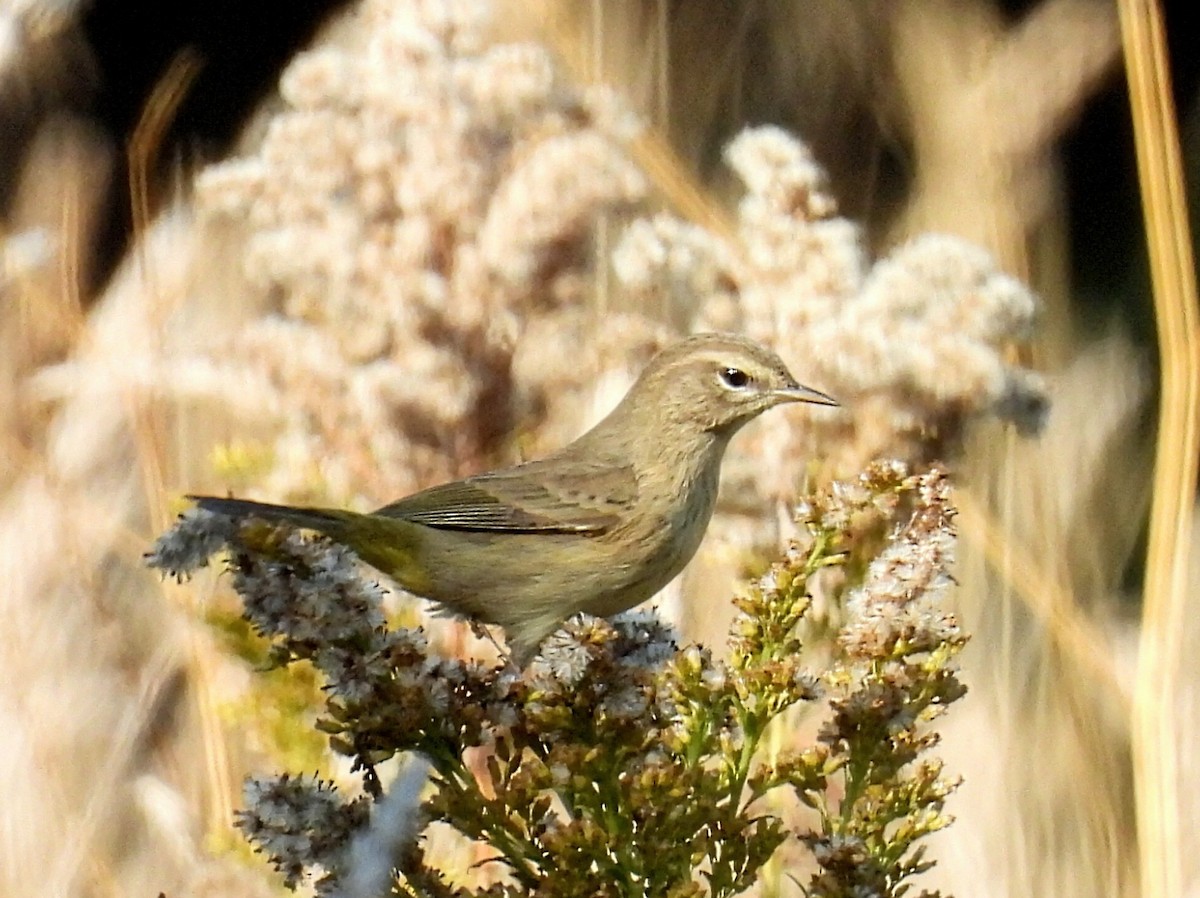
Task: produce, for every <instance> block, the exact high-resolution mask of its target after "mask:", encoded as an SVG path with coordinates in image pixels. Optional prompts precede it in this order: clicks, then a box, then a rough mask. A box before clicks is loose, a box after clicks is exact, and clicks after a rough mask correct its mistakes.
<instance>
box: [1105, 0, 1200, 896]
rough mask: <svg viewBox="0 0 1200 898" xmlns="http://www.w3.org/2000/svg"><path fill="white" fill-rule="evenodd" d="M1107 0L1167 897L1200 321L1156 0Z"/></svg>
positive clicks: (1175, 856) (1146, 793) (1145, 787)
mask: <svg viewBox="0 0 1200 898" xmlns="http://www.w3.org/2000/svg"><path fill="white" fill-rule="evenodd" d="M1117 7H1118V9H1119V11H1120V16H1121V34H1122V38H1123V40H1124V47H1125V61H1126V71H1127V73H1128V78H1129V95H1130V102H1131V106H1132V111H1133V122H1134V135H1135V139H1136V145H1137V158H1138V176H1139V180H1140V182H1141V187H1142V205H1143V212H1144V215H1145V220H1146V234H1147V241H1148V249H1149V255H1150V273H1151V281H1152V284H1153V289H1154V308H1155V312H1156V320H1157V327H1158V340H1159V350H1160V353H1161V357H1162V397H1161V400H1160V406H1159V426H1158V450H1157V457H1156V460H1155V466H1154V497H1153V502H1152V505H1151V511H1150V536H1149V546H1148V548H1147V553H1146V583H1145V590H1144V593H1143V596H1144V598H1143V610H1142V633H1141V642H1140V646H1139V651H1138V669H1137V682H1136V685H1135V689H1134V704H1133V752H1134V758H1133V760H1134V775H1135V778H1136V783H1137V819H1138V848H1139V852H1140V858H1141V877H1142V896H1143V898H1167V896H1174V895H1179V894H1182V892H1183V883H1184V880H1185V876H1184V870H1183V864H1184V854H1183V833H1182V831H1181V829H1182V828H1181V826H1180V808H1179V788H1180V782H1179V771H1180V763H1181V760H1180V757H1179V752H1180V749H1181V748H1182V745H1181V736H1182V734H1181V733H1180V732H1179V730H1178V727H1177V726H1176V720H1177V710H1178V709H1177V704H1176V703H1177V701H1178V696H1179V694H1180V674H1181V665H1180V662H1181V646H1182V640H1183V636H1184V633H1185V632H1186V631H1185V618H1184V614H1185V609H1186V607H1187V604H1188V598H1189V591H1190V590H1189V587H1190V583H1189V569H1188V568H1189V547H1190V546H1191V531H1192V514H1193V506H1194V503H1195V496H1196V459H1197V457H1198V456H1200V318H1198V317H1197V315H1198V313H1197V308H1196V302H1197V295H1196V280H1195V271H1196V269H1195V262H1194V260H1193V258H1192V252H1191V246H1192V242H1191V235H1190V233H1189V227H1188V214H1187V205H1186V187H1185V184H1184V179H1183V165H1182V161H1181V158H1180V148H1179V134H1178V130H1177V127H1176V124H1175V121H1176V118H1175V110H1174V104H1173V102H1172V99H1171V98H1172V93H1171V78H1170V72H1169V68H1168V62H1167V47H1166V36H1165V33H1164V30H1163V21H1162V13H1161V10H1160V8H1159V4H1158V3H1157V2H1155V0H1121V2H1120V3H1118V4H1117Z"/></svg>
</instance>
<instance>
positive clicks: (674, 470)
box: [188, 333, 838, 669]
mask: <svg viewBox="0 0 1200 898" xmlns="http://www.w3.org/2000/svg"><path fill="white" fill-rule="evenodd" d="M795 402H802V403H814V404H817V405H825V406H836V405H838V403H837V401H836V400H834V399H833V398H831V397H830V396H828V395H826V394H825V393H822V392H820V391H818V390H815V389H813V388H811V387H806V386H803V385H802V384H800V383H799V382H798V381H797V380H796V378H795V377H793V376H792V374H791V372H790V371H789V370H788V368H787V366H786V365H785V364H784V363H783V361H782V360H781V359H780V358H779V356H778V355H776V354H775V353H774V352H773V351H772V350H770V349H768V348H767V347H765V346H763V345H761V344H759V343H757V342H754V341H752V340H750V339H748V338H746V337H743V336H740V335H736V334H721V333H710V334H696V335H693V336H690V337H685V338H683V339H681V340H679V341H677V342H675V343H673V344H671V345H669V346H667V347H666V348H664V349H662V350H661V351H660V352H659V353H658V354H657V355H655V356H654V357H653V358H652V359H651V360H650V362H649V363H648V364H647V366H646V367H645V369H644V370H643V371H642V373H641V374H640V376H639V377H638V378H637V380H636V381H635V382H634V384H633V386H632V387H630V389H629V391H628V392H627V393H626V394H625V396H624V397H623V398H622V399H621V401H620V402H619V403H618V404H617V406H616V408H614V409H613V411H612V412H611V413H609V414H608V415H607V416H606V417H605V418H604V419H603V420H601V421H600V422H599V423H598V424H596V425H595V426H594V427H592V428H591V429H590V430H589V431H587V432H586V433H585V434H583V435H582V436H581V437H579V438H578V439H576V440H575V441H574V442H572V443H570V444H569V445H567V446H565V447H564V448H562V449H559V450H558V451H557V452H554V453H553V454H551V455H548V456H546V457H544V458H541V459H537V460H534V461H528V462H525V463H523V464H518V465H515V466H513V467H506V468H501V469H498V470H493V471H487V472H485V473H480V474H475V475H473V476H470V477H466V478H465V479H462V480H456V481H453V482H450V483H444V484H441V485H438V486H433V487H430V488H428V489H424V490H421V491H420V492H417V493H414V494H412V495H410V496H407V497H405V498H403V499H400V500H398V501H396V502H393V503H391V504H389V505H385V506H383V507H382V508H379V509H377V510H375V511H373V512H370V513H360V512H354V511H346V510H342V509H337V508H319V507H301V506H293V505H273V504H269V503H265V502H255V501H250V500H246V499H236V498H222V497H218V496H189V497H188V498H190V499H192V500H193V501H194V502H195V503H196V504H197V505H198V506H199V507H200V508H201V509H204V510H206V511H209V512H213V513H216V514H221V515H227V516H230V517H233V518H235V519H245V518H258V519H262V520H264V521H267V522H273V523H280V522H282V523H285V524H287V525H291V526H294V527H299V528H304V529H309V530H315V531H318V532H319V533H321V534H324V535H325V536H327V537H329V538H330V539H332V540H333V541H335V542H337V543H340V544H342V545H344V546H346V547H348V548H350V549H351V550H353V551H354V553H355V554H356V555H357V556H358V557H359V558H360V559H361V560H362V561H364V562H366V563H367V564H369V565H371V566H372V567H374V568H376V569H377V570H378V571H380V572H381V573H383V574H385V575H387V576H388V577H389V578H391V579H392V580H393V581H395V582H396V583H397V584H399V585H400V586H401V587H402V588H403V589H404V590H406V591H407V592H409V593H412V594H414V595H416V596H420V597H422V598H425V599H429V600H432V601H433V602H434V603H436V604H437V605H438V606H440V609H441V610H442V611H443V612H449V613H452V614H457V615H462V616H465V617H467V618H469V619H470V620H472V621H473V622H477V623H482V624H492V625H498V626H499V627H500V628H501V629H502V630H503V631H504V634H505V637H506V641H507V643H508V649H509V653H510V656H511V658H512V660H513V661H514V662H515V663H516V664H517V665H518V666H519V667H520V668H522V669H523V668H524V667H525V666H526V665H527V664H528V663H529V662H530V661H531V660H532V659H533V658H534V657H536V654H537V650H538V648H539V647H540V645H541V644H542V642H543V640H544V639H545V638H546V637H547V636H549V635H550V634H552V633H553V632H554V631H555V630H556V629H557V628H558V627H559V625H560V624H561V623H562V622H563V621H565V620H567V619H568V618H570V617H572V616H573V615H575V614H577V613H579V612H584V613H587V614H590V615H593V616H595V617H603V618H607V617H611V616H613V615H615V614H618V613H620V612H622V611H625V610H627V609H629V608H632V607H633V606H634V605H637V604H640V603H641V602H643V601H645V600H646V599H648V598H650V597H651V596H653V595H654V594H655V593H657V592H658V591H659V590H660V589H662V588H663V587H664V586H666V585H667V584H668V583H669V582H670V581H671V580H673V579H674V578H675V576H676V575H678V574H679V573H680V572H681V571H682V570H683V568H684V566H685V565H686V564H687V563H688V561H690V560H691V558H692V557H693V556H694V555H695V553H696V551H697V549H698V548H699V546H700V542H701V540H702V539H703V537H704V534H705V531H706V530H707V528H708V524H709V521H710V520H711V518H712V514H713V509H714V508H715V506H716V501H717V486H718V480H719V478H720V469H721V461H722V459H723V457H724V455H725V449H726V447H727V446H728V445H729V442H730V439H731V438H732V437H733V436H734V434H736V433H737V432H738V431H739V430H740V429H741V428H742V427H743V426H744V425H746V424H747V423H749V422H750V421H751V420H753V419H754V418H756V417H758V416H759V415H760V414H762V413H763V412H765V411H767V410H768V409H771V408H774V407H776V406H779V405H783V404H786V403H795Z"/></svg>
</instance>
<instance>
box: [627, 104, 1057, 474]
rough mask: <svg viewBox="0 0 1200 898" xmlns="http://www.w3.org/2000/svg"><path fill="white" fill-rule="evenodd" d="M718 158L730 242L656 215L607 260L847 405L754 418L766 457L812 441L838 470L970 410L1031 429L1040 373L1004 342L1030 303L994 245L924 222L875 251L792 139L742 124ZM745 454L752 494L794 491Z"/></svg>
mask: <svg viewBox="0 0 1200 898" xmlns="http://www.w3.org/2000/svg"><path fill="white" fill-rule="evenodd" d="M726 160H727V161H728V163H729V165H730V166H731V167H732V168H733V170H734V172H735V173H736V174H737V175H738V177H739V178H740V179H741V181H742V183H743V184H744V185H745V188H746V194H745V196H744V197H743V199H742V200H741V203H740V205H739V207H738V216H737V228H738V230H737V236H736V240H735V241H733V242H732V243H731V242H729V241H726V240H723V239H721V238H720V237H718V236H716V235H713V234H710V233H708V232H706V231H704V230H702V229H700V228H696V227H694V226H690V225H687V224H684V223H682V222H679V221H676V220H675V219H673V218H671V217H669V216H659V217H658V218H656V219H654V220H653V221H651V222H639V223H636V224H635V225H633V226H632V227H631V228H630V229H629V230H628V231H627V232H626V235H625V238H624V241H623V242H622V244H621V245H620V246H618V247H617V250H616V252H615V259H616V266H615V270H616V273H617V275H618V277H619V278H620V279H621V281H622V282H623V283H624V284H625V286H626V288H627V289H629V290H630V291H632V293H633V294H634V295H635V296H640V297H642V298H643V299H644V300H645V301H646V302H658V303H660V304H666V305H667V306H668V307H671V308H677V307H678V305H679V303H680V299H679V297H681V296H686V295H690V296H692V297H696V298H698V299H699V301H700V303H701V305H700V306H699V308H696V309H694V311H695V317H694V318H693V319H691V321H690V322H689V324H690V325H691V326H693V327H698V328H701V329H703V328H706V327H708V328H717V329H723V330H738V331H743V332H745V333H748V334H750V335H751V336H754V337H756V338H758V339H761V340H764V341H765V342H768V343H771V344H772V345H774V346H775V348H776V349H777V350H778V351H779V352H780V353H781V354H782V355H783V356H784V358H787V359H794V360H795V367H796V370H797V371H798V373H800V374H801V376H802V378H803V379H805V380H807V381H809V382H811V383H814V384H819V385H820V386H821V387H822V389H825V390H828V391H829V392H830V393H832V394H833V395H835V396H837V397H838V398H839V399H840V400H841V401H842V404H843V409H842V410H838V411H830V410H823V409H814V410H810V411H809V413H808V414H809V420H808V421H807V422H806V424H805V426H804V427H800V428H797V427H796V426H795V425H794V423H789V422H788V421H785V420H782V419H779V420H776V421H764V422H763V423H762V424H761V425H760V426H759V427H758V428H757V429H756V431H755V432H756V434H757V435H758V438H759V440H760V441H761V444H760V447H759V454H760V456H761V457H771V458H779V457H789V458H796V459H804V458H809V457H811V456H812V455H813V454H814V450H816V449H818V447H819V449H820V454H823V455H825V456H826V457H829V456H830V455H831V454H834V453H836V455H835V457H833V458H832V463H833V464H834V466H835V467H836V468H837V469H839V470H856V469H858V468H859V467H861V466H862V464H863V463H864V462H865V461H866V460H867V459H870V458H876V457H880V456H882V455H899V456H900V457H907V458H913V459H921V458H925V457H929V455H930V453H931V451H932V452H933V453H934V454H937V453H938V452H939V451H941V450H942V449H953V448H954V447H953V440H954V439H955V438H956V437H957V436H958V435H959V433H960V431H961V426H962V423H963V421H964V420H965V419H966V418H967V417H968V416H971V415H976V414H982V413H993V414H998V415H1000V416H1001V417H1004V418H1007V419H1009V420H1012V421H1014V422H1015V423H1016V424H1017V425H1018V427H1020V428H1021V429H1022V430H1024V431H1036V430H1037V429H1038V428H1039V427H1040V425H1041V420H1042V417H1043V415H1044V413H1045V410H1046V396H1045V392H1044V387H1043V385H1042V383H1041V382H1040V380H1039V379H1038V377H1037V376H1036V375H1035V374H1034V373H1033V372H1031V371H1029V370H1027V369H1025V368H1021V367H1019V366H1017V365H1014V364H1011V363H1009V362H1008V361H1006V360H1005V357H1004V355H1003V349H1004V347H1005V346H1006V345H1008V344H1011V343H1014V342H1021V341H1024V340H1025V339H1027V338H1028V337H1029V335H1030V330H1031V327H1032V323H1033V318H1034V315H1035V312H1036V302H1035V299H1034V297H1033V296H1032V295H1031V294H1030V293H1029V291H1028V290H1027V289H1026V288H1025V287H1024V286H1022V285H1021V284H1020V283H1018V282H1017V281H1016V280H1014V279H1013V278H1010V277H1008V276H1007V275H1004V274H1002V273H1000V272H999V271H997V270H996V268H995V263H994V262H993V261H992V259H991V258H990V257H989V256H988V255H987V253H985V252H984V251H982V250H981V249H979V248H978V247H976V246H974V245H972V244H970V243H968V242H966V241H963V240H960V239H957V238H953V237H948V236H941V235H927V236H923V237H920V238H918V239H916V240H914V241H912V242H911V243H908V244H906V245H904V246H901V247H899V248H897V249H896V250H895V251H894V252H892V253H891V254H890V255H889V256H888V257H886V258H884V259H882V260H880V261H878V262H875V263H874V264H871V263H870V261H869V260H868V258H867V255H866V253H865V251H864V249H863V246H862V238H861V235H860V233H859V230H858V228H857V227H856V226H855V225H854V224H853V223H851V222H850V221H848V220H846V219H844V218H839V217H838V216H837V204H836V201H835V200H834V198H833V197H832V196H831V195H830V194H829V193H828V191H827V189H826V187H825V186H824V180H825V178H824V173H823V172H822V170H821V169H820V167H819V166H818V165H817V164H816V162H815V161H814V160H813V159H812V157H811V155H810V154H809V152H808V150H807V149H806V148H805V147H804V145H803V144H801V143H800V142H798V141H797V140H796V139H795V138H793V137H791V136H790V135H788V134H787V133H786V132H784V131H782V130H781V129H779V128H776V127H760V128H752V129H748V130H746V131H744V132H743V133H742V134H741V135H740V136H738V137H737V138H736V139H735V140H734V141H733V142H732V143H731V144H730V145H729V147H728V149H727V150H726ZM931 444H932V445H931ZM947 444H949V445H947ZM749 467H750V470H748V471H747V470H743V472H742V473H743V476H744V479H745V480H746V481H747V482H748V483H750V484H753V485H755V486H757V487H758V488H759V489H758V491H759V492H760V493H767V494H775V495H785V494H787V492H788V491H789V487H790V484H786V483H771V482H764V480H763V478H764V476H765V475H766V469H768V468H771V469H774V470H779V469H780V466H761V465H758V466H749ZM782 467H783V468H784V469H787V467H788V466H782Z"/></svg>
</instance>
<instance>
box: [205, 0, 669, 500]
mask: <svg viewBox="0 0 1200 898" xmlns="http://www.w3.org/2000/svg"><path fill="white" fill-rule="evenodd" d="M489 13H490V4H488V3H487V2H485V0H454V2H450V3H445V2H441V0H402V2H392V0H367V2H364V3H363V4H361V6H360V7H358V8H357V9H356V10H355V11H354V12H353V14H352V15H353V16H354V21H353V22H352V23H349V24H347V23H343V27H342V30H341V32H339V33H341V34H343V35H345V36H346V37H345V38H344V39H343V40H342V41H341V42H340V43H339V42H338V41H336V40H330V41H327V42H326V43H325V44H324V45H322V46H320V47H318V48H317V49H314V50H311V51H309V52H306V53H302V54H300V55H299V56H298V57H297V58H296V59H295V60H294V61H293V62H292V63H291V64H290V65H289V66H288V68H287V70H286V72H285V73H284V75H283V78H282V81H281V85H280V89H281V94H282V99H283V102H284V104H285V107H284V109H283V110H282V111H280V112H278V113H277V114H275V115H274V116H273V117H272V118H271V119H270V121H269V123H268V125H267V128H266V131H265V135H264V137H263V139H262V143H261V146H260V147H259V148H258V149H257V151H255V152H254V153H253V154H252V155H249V156H246V157H244V158H241V159H236V160H233V161H230V162H226V163H222V164H219V165H215V166H213V167H211V168H209V169H208V170H206V171H205V172H203V173H202V174H201V175H200V177H199V179H198V181H197V185H196V204H197V207H198V210H199V211H200V213H201V215H202V217H203V218H204V220H205V221H207V222H208V224H209V226H210V227H212V228H215V229H217V231H218V232H219V231H221V230H222V229H224V230H232V231H233V232H234V233H235V234H237V235H238V243H239V244H240V246H241V252H242V267H243V269H244V273H245V277H246V279H247V281H248V284H249V288H250V290H251V291H257V297H258V300H257V302H256V303H254V304H255V305H257V306H260V307H261V306H264V305H265V306H266V308H267V309H268V311H269V314H267V315H266V316H264V317H261V318H258V319H257V320H253V321H251V322H250V323H249V324H248V325H247V326H246V327H245V328H244V329H243V330H241V331H240V332H239V333H237V334H236V335H235V336H233V337H231V338H230V341H229V343H230V345H227V346H221V347H217V348H216V349H217V350H218V351H219V352H220V353H221V354H222V356H223V357H227V358H231V359H235V360H237V361H236V362H235V363H234V364H235V365H236V366H240V368H241V369H242V370H240V371H238V372H237V376H239V377H240V379H241V381H242V382H243V383H244V384H245V383H253V384H256V385H257V386H258V387H259V388H260V389H261V390H263V391H264V392H265V393H266V395H267V396H269V397H271V399H270V401H269V402H267V403H265V404H266V406H267V407H268V408H273V409H275V410H276V412H277V414H278V418H279V424H280V425H281V427H280V432H279V435H278V437H277V438H276V439H275V442H274V445H273V446H272V455H273V457H274V458H275V460H276V464H275V465H274V466H273V468H272V470H271V471H270V478H271V479H270V480H269V481H268V482H266V483H260V484H258V485H260V486H263V487H264V488H265V489H267V490H268V491H269V493H270V494H271V495H272V496H275V497H289V496H291V497H295V496H297V495H306V494H307V495H312V494H314V493H320V492H325V493H329V494H332V495H333V496H336V497H337V498H339V499H348V498H352V497H354V496H355V495H356V493H357V494H358V495H361V496H364V497H370V498H378V496H379V495H396V494H400V493H404V492H409V491H412V490H414V489H416V488H418V487H420V486H423V485H426V484H427V483H428V482H430V481H433V480H437V479H448V478H449V477H450V476H451V475H452V474H454V473H455V472H456V469H457V466H458V465H460V464H464V463H465V464H468V465H474V466H479V465H481V464H483V463H484V461H485V460H486V459H488V458H489V457H491V456H494V455H496V454H497V453H499V452H500V451H501V450H503V449H509V448H510V446H509V445H508V443H506V442H504V440H503V438H505V437H508V436H510V434H511V432H512V430H513V429H514V427H515V426H517V425H518V424H521V425H523V426H526V427H528V426H531V425H534V424H536V423H537V422H538V421H539V420H541V416H542V415H544V414H545V411H546V407H547V406H548V405H552V404H553V403H554V400H555V397H556V395H558V394H563V395H564V396H567V395H569V394H571V392H572V391H573V390H577V389H581V388H582V387H583V385H584V384H587V383H589V382H590V380H591V376H592V375H594V374H596V373H597V371H596V370H591V371H589V370H588V369H589V364H588V362H589V361H590V360H595V359H603V358H605V356H606V354H608V355H615V349H616V348H619V350H620V353H621V355H619V356H617V358H620V359H621V360H622V361H623V360H624V358H627V356H625V355H624V353H628V352H631V351H633V352H636V351H637V349H638V348H639V347H640V348H641V350H642V351H643V352H646V351H648V350H651V349H653V348H656V346H657V343H658V338H659V336H660V334H658V333H656V329H655V328H654V327H652V326H650V325H649V324H648V323H647V322H644V321H637V320H635V319H632V318H623V317H620V316H614V317H611V318H607V319H605V320H604V321H595V322H588V321H587V320H586V316H585V315H584V312H583V309H584V308H585V305H586V304H585V303H584V301H583V299H584V294H585V292H586V291H587V290H588V289H589V288H588V283H589V282H588V280H587V278H586V276H585V274H586V271H587V268H588V266H589V264H590V248H591V236H592V231H593V228H594V226H595V223H596V222H597V221H598V220H599V219H601V218H602V217H603V215H604V213H606V212H610V211H616V210H621V209H625V208H628V207H630V206H631V204H633V203H635V202H637V201H639V200H640V199H641V198H642V197H643V194H644V192H645V183H644V178H643V177H642V175H641V173H640V172H639V171H638V170H637V168H636V167H635V166H634V165H633V164H632V163H631V162H630V161H629V159H628V157H627V156H626V155H625V153H624V151H623V149H622V145H623V142H624V140H625V139H626V138H627V137H628V136H629V133H630V127H631V125H630V123H629V122H627V121H625V120H623V119H622V118H621V117H620V116H619V115H618V114H617V112H616V109H617V107H616V104H614V103H613V102H611V100H609V99H608V98H606V97H604V96H603V95H601V94H600V93H598V92H597V93H591V94H588V93H583V92H580V91H578V90H575V89H573V88H570V87H569V86H568V85H566V84H564V83H562V82H561V80H560V78H559V77H558V76H557V75H556V73H555V70H554V67H553V66H552V64H551V60H550V57H549V54H548V53H547V51H546V50H545V49H544V48H542V47H540V46H537V45H534V44H503V45H489V44H488V42H487V39H486V34H487V28H486V26H487V18H488V15H489ZM251 299H253V296H252V297H251ZM585 327H586V328H587V331H588V332H587V337H586V340H584V339H581V340H580V343H585V342H586V343H587V344H589V346H588V350H587V352H588V353H589V355H581V354H580V353H579V352H577V351H575V350H572V351H570V352H569V353H566V354H565V356H564V357H565V358H566V359H568V360H569V364H553V365H551V364H546V363H545V362H544V361H543V362H542V363H540V364H529V363H525V364H516V363H514V357H520V356H522V355H523V354H524V353H526V352H528V351H532V352H533V354H534V355H537V354H541V355H542V356H543V357H544V356H545V352H544V350H545V347H546V343H545V338H546V336H547V334H548V333H556V334H557V335H558V339H560V340H561V339H563V336H562V335H563V334H564V333H565V334H570V333H571V332H572V331H579V336H580V337H581V338H582V337H583V333H582V331H583V329H584V328H585ZM517 378H519V381H518V380H517ZM572 423H573V424H574V423H575V422H572Z"/></svg>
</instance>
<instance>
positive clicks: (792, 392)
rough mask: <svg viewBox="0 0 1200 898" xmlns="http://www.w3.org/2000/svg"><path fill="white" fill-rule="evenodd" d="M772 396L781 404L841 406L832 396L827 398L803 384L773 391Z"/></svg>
mask: <svg viewBox="0 0 1200 898" xmlns="http://www.w3.org/2000/svg"><path fill="white" fill-rule="evenodd" d="M771 395H772V396H774V397H775V398H776V399H778V400H779V401H780V402H811V403H813V404H814V405H835V406H836V405H841V403H840V402H838V401H837V400H836V399H834V398H833V397H832V396H827V395H825V394H824V393H822V392H821V391H820V390H814V389H813V388H812V387H806V386H804V385H803V384H797V385H796V386H794V387H783V388H781V389H778V390H772V391H771Z"/></svg>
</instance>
